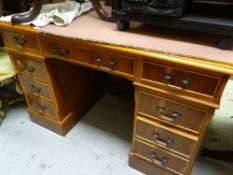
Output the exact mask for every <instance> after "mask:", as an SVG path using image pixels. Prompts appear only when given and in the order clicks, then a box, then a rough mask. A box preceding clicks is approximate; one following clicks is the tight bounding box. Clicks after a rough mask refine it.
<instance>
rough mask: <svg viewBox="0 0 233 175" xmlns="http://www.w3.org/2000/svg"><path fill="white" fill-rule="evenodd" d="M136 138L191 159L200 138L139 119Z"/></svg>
mask: <svg viewBox="0 0 233 175" xmlns="http://www.w3.org/2000/svg"><path fill="white" fill-rule="evenodd" d="M136 136H137V137H139V138H140V139H144V140H145V141H148V142H149V143H150V144H153V145H154V144H155V145H157V146H162V147H164V148H167V149H169V150H170V151H173V152H175V153H179V154H182V155H183V156H187V157H188V158H190V157H191V156H192V152H193V151H194V149H195V146H196V143H197V141H198V138H197V137H195V136H192V135H189V134H187V133H183V132H181V131H178V130H175V129H172V128H169V127H166V126H164V125H161V124H159V123H156V122H152V121H150V120H147V119H144V118H142V117H137V122H136Z"/></svg>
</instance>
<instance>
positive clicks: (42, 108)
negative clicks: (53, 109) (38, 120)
mask: <svg viewBox="0 0 233 175" xmlns="http://www.w3.org/2000/svg"><path fill="white" fill-rule="evenodd" d="M32 106H33V107H34V108H35V109H37V110H38V111H39V112H44V111H45V110H46V106H45V105H42V104H40V103H37V102H36V103H32Z"/></svg>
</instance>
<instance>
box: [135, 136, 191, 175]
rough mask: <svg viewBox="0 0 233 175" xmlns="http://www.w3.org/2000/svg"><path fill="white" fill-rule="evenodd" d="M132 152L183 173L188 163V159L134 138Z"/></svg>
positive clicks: (157, 164) (155, 163)
mask: <svg viewBox="0 0 233 175" xmlns="http://www.w3.org/2000/svg"><path fill="white" fill-rule="evenodd" d="M134 154H135V155H136V156H139V157H141V158H143V159H144V160H147V161H149V162H151V163H152V164H154V165H156V166H159V167H163V168H165V169H169V170H172V171H175V172H176V173H179V174H185V172H186V170H187V168H188V164H189V161H188V160H186V159H183V158H181V157H178V156H175V155H174V154H171V153H168V152H165V151H162V150H160V149H158V148H156V147H152V146H150V145H148V144H145V143H142V142H140V141H138V140H135V143H134Z"/></svg>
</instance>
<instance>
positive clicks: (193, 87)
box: [141, 62, 221, 97]
mask: <svg viewBox="0 0 233 175" xmlns="http://www.w3.org/2000/svg"><path fill="white" fill-rule="evenodd" d="M142 66H143V68H142V73H141V78H142V80H144V81H146V82H152V83H156V84H160V85H164V86H166V87H168V88H173V89H179V90H186V91H188V92H193V93H198V94H201V95H208V96H211V97H213V96H215V93H216V91H217V89H218V87H219V84H220V81H221V78H220V77H214V76H208V75H204V74H200V73H197V72H190V71H186V70H183V69H178V68H174V67H170V66H163V65H160V64H152V63H148V62H143V64H142Z"/></svg>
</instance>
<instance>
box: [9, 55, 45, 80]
mask: <svg viewBox="0 0 233 175" xmlns="http://www.w3.org/2000/svg"><path fill="white" fill-rule="evenodd" d="M10 56H11V58H12V59H11V60H12V61H13V63H14V66H15V68H16V70H17V71H18V72H20V73H22V74H23V75H26V76H28V77H30V78H36V79H39V80H41V81H47V77H46V74H45V69H44V68H45V67H44V65H43V63H42V62H40V61H35V60H32V59H29V58H26V57H22V56H18V55H14V54H10Z"/></svg>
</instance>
